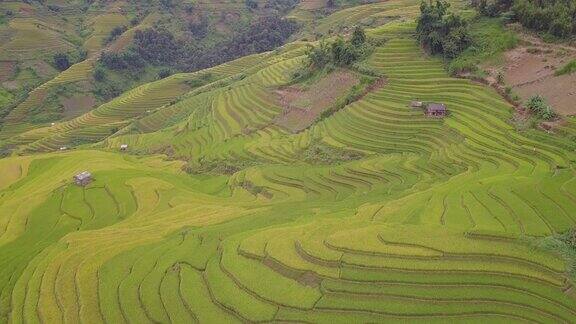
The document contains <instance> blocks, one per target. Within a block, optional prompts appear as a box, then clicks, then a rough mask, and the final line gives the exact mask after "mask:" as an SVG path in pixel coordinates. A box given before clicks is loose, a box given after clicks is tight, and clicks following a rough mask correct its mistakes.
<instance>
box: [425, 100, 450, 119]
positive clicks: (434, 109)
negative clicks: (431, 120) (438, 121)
mask: <svg viewBox="0 0 576 324" xmlns="http://www.w3.org/2000/svg"><path fill="white" fill-rule="evenodd" d="M447 112H448V111H447V109H446V105H445V104H442V103H434V102H431V103H429V104H428V105H426V115H428V116H430V117H444V116H446V114H447Z"/></svg>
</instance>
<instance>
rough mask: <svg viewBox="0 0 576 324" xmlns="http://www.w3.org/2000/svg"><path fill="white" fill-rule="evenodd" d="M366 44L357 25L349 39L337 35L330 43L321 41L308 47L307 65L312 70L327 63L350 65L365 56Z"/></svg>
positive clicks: (364, 37) (362, 33)
mask: <svg viewBox="0 0 576 324" xmlns="http://www.w3.org/2000/svg"><path fill="white" fill-rule="evenodd" d="M366 45H367V44H366V35H365V34H364V31H363V30H362V28H360V27H357V28H356V29H355V30H354V34H353V35H352V38H351V39H350V40H349V41H346V40H344V39H343V38H342V37H338V38H337V39H336V40H335V41H333V42H332V43H327V42H324V41H321V42H320V45H318V46H314V47H310V49H309V50H308V52H307V58H308V65H309V67H310V68H311V69H312V70H314V69H318V68H323V67H324V66H326V65H328V64H332V65H335V66H350V65H352V64H353V63H354V62H357V61H358V60H359V59H360V58H363V57H365V56H366V53H367V52H368V49H367V46H366Z"/></svg>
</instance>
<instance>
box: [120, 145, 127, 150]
mask: <svg viewBox="0 0 576 324" xmlns="http://www.w3.org/2000/svg"><path fill="white" fill-rule="evenodd" d="M127 149H128V144H122V145H120V151H126V150H127Z"/></svg>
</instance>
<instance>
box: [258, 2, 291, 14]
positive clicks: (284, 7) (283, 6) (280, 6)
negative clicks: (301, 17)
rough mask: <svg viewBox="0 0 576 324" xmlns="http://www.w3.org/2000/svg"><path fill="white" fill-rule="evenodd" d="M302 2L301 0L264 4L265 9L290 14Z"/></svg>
mask: <svg viewBox="0 0 576 324" xmlns="http://www.w3.org/2000/svg"><path fill="white" fill-rule="evenodd" d="M298 2H300V1H299V0H267V1H266V3H265V4H264V8H265V9H272V10H276V11H278V12H281V13H285V12H288V11H290V10H292V9H294V7H295V6H296V5H297V4H298Z"/></svg>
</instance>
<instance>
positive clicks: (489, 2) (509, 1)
mask: <svg viewBox="0 0 576 324" xmlns="http://www.w3.org/2000/svg"><path fill="white" fill-rule="evenodd" d="M513 4H514V0H473V1H472V6H473V7H475V8H476V9H477V10H478V12H479V13H480V14H481V15H483V16H487V17H497V16H499V15H500V14H502V13H503V12H507V11H508V10H510V8H511V7H512V5H513Z"/></svg>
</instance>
